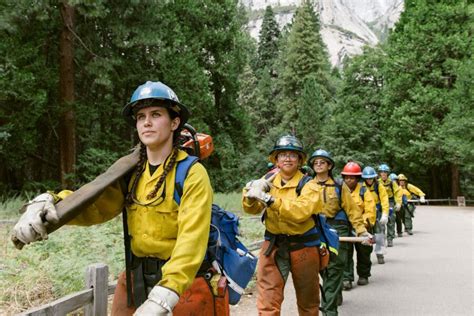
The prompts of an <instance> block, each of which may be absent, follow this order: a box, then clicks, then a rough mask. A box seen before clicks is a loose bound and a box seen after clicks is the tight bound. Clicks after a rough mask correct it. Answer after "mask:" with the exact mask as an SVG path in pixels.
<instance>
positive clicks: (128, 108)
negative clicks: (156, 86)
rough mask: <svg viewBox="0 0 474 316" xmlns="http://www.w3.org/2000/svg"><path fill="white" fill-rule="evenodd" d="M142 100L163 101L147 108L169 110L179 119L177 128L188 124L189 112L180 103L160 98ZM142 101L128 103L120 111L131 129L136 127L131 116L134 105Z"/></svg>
mask: <svg viewBox="0 0 474 316" xmlns="http://www.w3.org/2000/svg"><path fill="white" fill-rule="evenodd" d="M142 100H161V101H164V102H160V103H156V104H150V105H148V106H160V107H164V108H167V109H169V110H170V111H173V112H175V113H176V114H177V115H178V117H179V118H180V123H179V128H181V127H183V125H184V124H186V123H187V122H188V119H189V116H190V113H189V110H188V108H187V107H186V106H185V105H184V104H182V103H180V102H176V101H171V100H169V99H160V98H150V99H142ZM142 100H138V101H135V102H129V103H127V104H126V105H125V106H124V107H123V109H122V116H123V117H124V118H125V121H127V123H128V124H130V125H131V126H133V127H135V125H136V121H135V119H134V116H133V110H134V109H135V107H136V105H137V104H138V103H139V102H140V101H142ZM142 108H144V107H142Z"/></svg>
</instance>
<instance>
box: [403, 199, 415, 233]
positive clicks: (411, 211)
mask: <svg viewBox="0 0 474 316" xmlns="http://www.w3.org/2000/svg"><path fill="white" fill-rule="evenodd" d="M403 209H404V210H403V211H404V216H403V224H404V225H405V231H408V230H413V220H412V218H413V217H415V205H413V203H408V205H406V206H403Z"/></svg>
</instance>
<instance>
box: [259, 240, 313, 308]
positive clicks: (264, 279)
mask: <svg viewBox="0 0 474 316" xmlns="http://www.w3.org/2000/svg"><path fill="white" fill-rule="evenodd" d="M269 244H270V242H269V241H268V240H266V241H265V242H264V243H263V245H262V249H261V250H260V257H259V259H258V267H257V289H258V297H257V308H258V313H259V315H264V316H267V315H272V316H273V315H280V312H281V304H282V302H283V292H284V287H285V283H286V280H287V278H288V275H289V273H290V272H291V276H292V278H293V285H294V287H295V292H296V302H297V305H298V314H299V315H319V274H318V273H319V251H318V248H317V247H304V248H301V249H298V250H292V251H284V252H283V253H282V252H281V251H280V252H278V247H277V246H274V248H273V249H272V251H271V252H270V254H269V255H268V256H265V255H264V252H265V250H266V249H267V248H268V246H269Z"/></svg>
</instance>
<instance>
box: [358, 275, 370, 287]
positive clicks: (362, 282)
mask: <svg viewBox="0 0 474 316" xmlns="http://www.w3.org/2000/svg"><path fill="white" fill-rule="evenodd" d="M367 284H369V278H364V277H359V280H357V285H367Z"/></svg>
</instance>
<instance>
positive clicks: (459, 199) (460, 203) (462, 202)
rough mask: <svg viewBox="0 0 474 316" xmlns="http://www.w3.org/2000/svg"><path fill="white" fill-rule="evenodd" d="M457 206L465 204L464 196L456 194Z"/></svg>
mask: <svg viewBox="0 0 474 316" xmlns="http://www.w3.org/2000/svg"><path fill="white" fill-rule="evenodd" d="M458 206H466V199H465V198H464V196H458Z"/></svg>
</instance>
